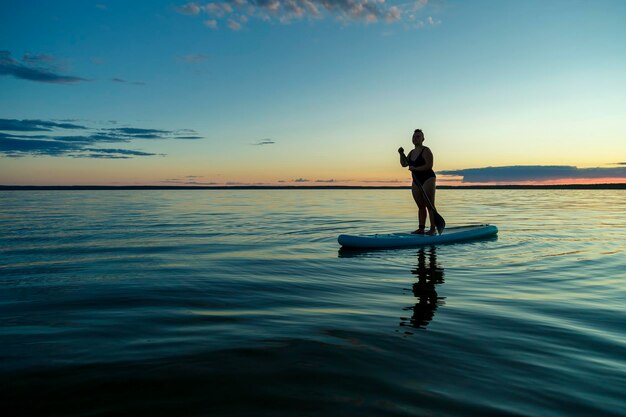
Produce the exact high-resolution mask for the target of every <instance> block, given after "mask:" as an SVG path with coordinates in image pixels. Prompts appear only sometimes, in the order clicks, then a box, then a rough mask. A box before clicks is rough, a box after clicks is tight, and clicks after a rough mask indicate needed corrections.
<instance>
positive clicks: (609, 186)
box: [0, 183, 626, 191]
mask: <svg viewBox="0 0 626 417" xmlns="http://www.w3.org/2000/svg"><path fill="white" fill-rule="evenodd" d="M350 189H354V190H360V189H366V190H368V189H369V190H407V189H411V186H409V185H388V186H383V185H212V186H207V185H0V191H29V190H32V191H36V190H42V191H44V190H350ZM437 189H441V190H446V189H448V190H450V189H451V190H459V189H460V190H462V189H466V190H468V189H474V190H480V189H510V190H514V189H535V190H538V189H550V190H554V189H575V190H594V189H596V190H598V189H601V190H626V183H602V184H575V183H574V184H536V185H531V184H492V185H438V186H437Z"/></svg>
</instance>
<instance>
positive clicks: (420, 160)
mask: <svg viewBox="0 0 626 417" xmlns="http://www.w3.org/2000/svg"><path fill="white" fill-rule="evenodd" d="M424 149H426V147H424V148H422V151H421V152H420V154H419V155H417V158H415V161H412V160H411V152H413V149H412V150H411V152H409V158H408V160H409V165H410V166H412V167H419V166H422V165H424V164H425V163H426V160H425V159H424V156H423V155H422V154H423V153H424ZM436 177H437V176H436V175H435V171H433V169H432V168H431V169H427V170H425V171H413V182H415V181H419V183H420V184H422V185H424V183H425V182H426V180H428V179H430V178H436Z"/></svg>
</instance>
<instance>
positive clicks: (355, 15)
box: [176, 0, 441, 30]
mask: <svg viewBox="0 0 626 417" xmlns="http://www.w3.org/2000/svg"><path fill="white" fill-rule="evenodd" d="M427 5H428V0H417V1H415V0H414V1H408V2H404V3H398V4H395V5H390V4H387V3H386V2H385V0H224V1H211V2H208V3H199V2H190V3H186V4H183V5H181V6H178V7H177V8H176V11H177V12H178V13H180V14H184V15H191V16H196V15H200V14H203V15H208V16H209V19H205V20H204V25H205V26H207V27H210V28H211V29H217V27H218V24H219V22H220V21H225V23H226V26H228V27H229V28H230V29H232V30H240V29H241V28H242V25H243V24H245V23H246V22H247V21H248V19H256V20H260V21H264V22H272V21H277V22H280V23H283V24H289V23H291V22H292V21H294V20H303V19H323V18H325V17H330V18H334V19H335V20H337V21H338V22H341V23H343V24H346V23H350V22H364V23H375V22H379V21H384V22H386V23H388V24H391V23H395V22H400V21H407V22H409V21H411V20H412V21H413V24H412V25H411V26H410V27H417V25H416V24H415V20H416V19H417V17H416V14H418V13H421V11H422V9H425V8H426V7H427ZM420 22H421V26H425V25H436V24H439V23H441V22H440V21H436V20H434V19H433V18H432V17H428V19H426V22H424V21H420Z"/></svg>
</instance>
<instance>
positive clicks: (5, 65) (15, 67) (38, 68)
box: [0, 51, 89, 84]
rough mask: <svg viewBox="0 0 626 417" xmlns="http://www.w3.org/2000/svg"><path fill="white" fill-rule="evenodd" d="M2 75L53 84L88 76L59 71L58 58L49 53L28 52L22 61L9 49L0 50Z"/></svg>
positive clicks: (84, 79) (74, 80)
mask: <svg viewBox="0 0 626 417" xmlns="http://www.w3.org/2000/svg"><path fill="white" fill-rule="evenodd" d="M0 75H10V76H13V77H15V78H19V79H22V80H29V81H37V82H42V83H51V84H76V83H80V82H83V81H89V80H87V79H86V78H81V77H75V76H72V75H63V74H59V73H58V68H57V63H56V60H55V59H54V58H53V57H52V56H51V55H47V54H41V55H30V54H26V55H24V57H23V58H22V62H20V61H18V60H16V59H14V58H13V57H11V53H10V52H9V51H0Z"/></svg>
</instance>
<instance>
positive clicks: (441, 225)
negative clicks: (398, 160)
mask: <svg viewBox="0 0 626 417" xmlns="http://www.w3.org/2000/svg"><path fill="white" fill-rule="evenodd" d="M398 152H400V155H402V157H403V158H404V159H405V160H406V162H407V164H409V162H410V161H409V159H408V158H407V157H406V155H405V154H404V149H402V148H400V149H398ZM409 165H410V164H409ZM411 175H412V176H413V182H414V183H416V184H417V185H418V187H420V190H422V194H423V195H424V198H425V199H426V203H428V207H429V208H430V210H431V213H432V214H433V217H434V219H433V220H434V221H435V227H436V228H437V233H439V234H442V233H443V229H445V227H446V221H445V220H444V218H443V217H441V215H440V214H439V213H438V212H437V209H436V208H435V206H434V205H433V203H432V202H431V201H430V198H428V195H427V194H426V190H424V187H422V183H420V182H419V181H418V180H417V178H415V172H413V171H411Z"/></svg>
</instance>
